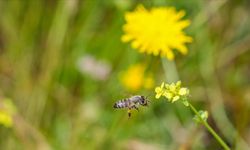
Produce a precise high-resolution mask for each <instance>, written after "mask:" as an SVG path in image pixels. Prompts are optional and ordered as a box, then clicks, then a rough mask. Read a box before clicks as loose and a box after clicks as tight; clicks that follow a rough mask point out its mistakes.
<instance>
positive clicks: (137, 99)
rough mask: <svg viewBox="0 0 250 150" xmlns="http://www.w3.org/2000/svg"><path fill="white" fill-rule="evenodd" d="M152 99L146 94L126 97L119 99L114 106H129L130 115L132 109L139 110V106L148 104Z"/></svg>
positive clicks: (129, 114)
mask: <svg viewBox="0 0 250 150" xmlns="http://www.w3.org/2000/svg"><path fill="white" fill-rule="evenodd" d="M149 102H150V101H149V100H147V98H146V97H145V96H141V95H135V96H132V97H130V98H125V99H122V100H119V101H117V102H116V103H115V104H114V106H113V107H114V108H128V117H130V116H131V109H136V110H137V111H139V108H138V107H139V106H148V103H149Z"/></svg>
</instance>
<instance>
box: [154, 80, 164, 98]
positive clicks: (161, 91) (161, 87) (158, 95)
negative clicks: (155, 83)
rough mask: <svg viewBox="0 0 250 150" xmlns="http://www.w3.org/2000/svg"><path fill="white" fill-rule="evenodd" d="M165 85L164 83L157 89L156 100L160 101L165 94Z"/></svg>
mask: <svg viewBox="0 0 250 150" xmlns="http://www.w3.org/2000/svg"><path fill="white" fill-rule="evenodd" d="M164 84H165V83H164V82H162V84H161V86H160V87H156V88H155V93H156V95H155V98H156V99H159V98H160V97H161V96H162V95H163V94H164V90H163V87H164Z"/></svg>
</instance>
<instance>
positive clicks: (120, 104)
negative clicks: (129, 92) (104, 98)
mask: <svg viewBox="0 0 250 150" xmlns="http://www.w3.org/2000/svg"><path fill="white" fill-rule="evenodd" d="M129 105H130V101H129V99H123V100H119V101H118V102H116V103H115V104H114V108H127V107H128V106H129Z"/></svg>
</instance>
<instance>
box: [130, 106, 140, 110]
mask: <svg viewBox="0 0 250 150" xmlns="http://www.w3.org/2000/svg"><path fill="white" fill-rule="evenodd" d="M131 108H134V109H136V110H137V111H139V108H138V107H137V106H135V105H133V106H132V107H131Z"/></svg>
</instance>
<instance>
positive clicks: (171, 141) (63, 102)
mask: <svg viewBox="0 0 250 150" xmlns="http://www.w3.org/2000/svg"><path fill="white" fill-rule="evenodd" d="M138 4H144V6H145V7H146V8H151V7H156V6H174V7H176V9H177V10H182V9H183V10H185V11H186V16H185V18H187V19H190V20H191V22H192V23H191V25H190V26H189V27H188V28H187V30H186V32H187V34H188V35H190V36H192V37H193V39H194V41H193V43H191V44H188V48H189V53H188V55H187V56H182V55H179V54H177V56H176V60H175V63H176V64H175V65H176V66H174V67H176V69H177V71H178V74H179V78H180V79H181V80H182V83H183V84H184V86H187V87H189V88H190V91H191V98H190V99H191V100H190V101H191V103H193V104H194V105H195V106H196V107H197V108H199V109H206V110H208V112H209V120H208V121H209V123H210V124H211V125H212V126H213V127H214V128H215V130H216V131H217V132H218V133H219V134H220V135H221V136H222V137H223V139H225V141H226V142H227V143H228V144H229V145H230V146H231V147H232V149H239V150H244V149H248V148H249V145H250V128H249V127H250V117H249V114H250V84H249V83H250V51H249V50H250V34H249V33H250V2H249V1H248V0H189V1H182V0H154V1H149V0H144V1H143V0H136V1H133V0H58V1H50V0H43V1H42V0H0V10H1V11H0V12H1V13H0V106H1V105H4V104H2V103H4V102H3V100H4V99H6V98H8V99H11V101H12V103H13V105H15V107H16V113H15V114H14V115H13V116H12V117H13V126H12V127H9V128H8V127H5V126H4V125H0V149H3V150H19V149H20V150H23V149H31V150H34V149H38V150H49V149H58V150H68V149H74V150H77V149H81V150H82V149H87V150H92V149H123V150H159V149H160V150H161V149H170V150H171V149H173V150H176V149H178V150H189V149H195V150H196V149H197V150H203V149H204V150H205V149H211V150H212V149H221V147H220V145H219V144H218V143H217V141H215V140H214V139H213V137H212V136H211V135H210V134H209V133H208V132H207V131H206V129H205V128H203V127H202V126H200V125H197V124H196V123H195V122H194V121H193V120H192V117H193V114H192V113H191V112H190V110H188V109H187V108H185V107H184V106H183V105H179V104H178V103H177V104H170V103H168V102H167V101H165V100H155V98H154V89H151V90H148V89H147V90H146V89H140V90H139V91H137V92H130V91H129V90H126V88H124V87H123V85H122V84H121V83H120V82H119V76H120V74H121V72H123V71H124V70H126V69H127V68H128V67H129V66H131V65H133V64H136V63H141V62H142V63H144V64H147V71H149V72H152V73H153V76H154V79H155V83H156V85H159V84H160V83H161V82H162V81H166V80H167V79H166V78H165V75H167V78H171V75H172V73H171V72H172V70H171V66H172V67H173V62H168V63H169V64H170V68H167V69H166V68H165V69H163V66H164V65H162V61H161V58H160V57H154V56H150V55H145V54H140V53H138V52H137V51H135V50H133V49H131V48H130V45H129V44H127V43H126V44H125V43H122V42H121V40H120V38H121V36H122V34H123V32H122V26H123V24H124V23H125V20H124V14H125V12H127V11H131V10H134V8H135V7H136V6H137V5H138ZM164 61H166V60H163V62H164ZM171 64H172V65H171ZM88 67H89V68H88ZM165 67H167V65H165ZM91 68H92V70H91ZM93 68H97V69H96V70H94V71H93ZM103 68H104V69H103ZM173 69H174V68H173ZM133 94H140V95H150V96H149V99H150V100H151V104H150V106H149V107H147V108H140V111H139V112H136V111H133V112H132V117H131V118H130V119H128V117H127V112H126V110H115V109H113V104H114V103H115V102H116V101H117V100H119V99H123V98H125V97H128V96H131V95H133ZM0 108H1V107H0Z"/></svg>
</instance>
